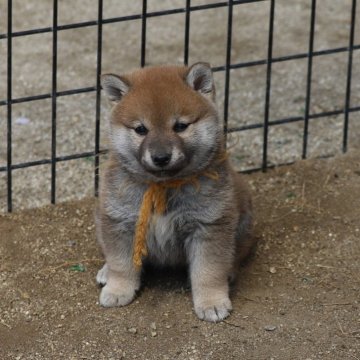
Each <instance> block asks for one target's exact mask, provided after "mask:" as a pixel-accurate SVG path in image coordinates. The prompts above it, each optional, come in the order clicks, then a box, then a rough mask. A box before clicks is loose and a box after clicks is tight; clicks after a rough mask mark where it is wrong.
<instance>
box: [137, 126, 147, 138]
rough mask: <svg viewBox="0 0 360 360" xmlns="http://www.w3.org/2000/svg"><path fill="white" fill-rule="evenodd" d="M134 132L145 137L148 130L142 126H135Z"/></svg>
mask: <svg viewBox="0 0 360 360" xmlns="http://www.w3.org/2000/svg"><path fill="white" fill-rule="evenodd" d="M134 130H135V132H136V133H137V134H139V135H141V136H145V135H146V134H147V133H148V132H149V130H148V129H147V128H146V127H145V126H144V125H140V126H137V127H136V128H135V129H134Z"/></svg>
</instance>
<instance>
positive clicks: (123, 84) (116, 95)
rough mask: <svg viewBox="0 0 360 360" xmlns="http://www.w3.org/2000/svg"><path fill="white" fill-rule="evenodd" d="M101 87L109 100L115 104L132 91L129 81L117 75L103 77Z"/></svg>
mask: <svg viewBox="0 0 360 360" xmlns="http://www.w3.org/2000/svg"><path fill="white" fill-rule="evenodd" d="M101 86H102V88H103V89H104V91H105V94H106V96H107V97H108V98H109V100H111V101H115V102H118V101H120V100H121V98H122V97H123V96H124V95H125V94H126V93H127V92H128V91H129V89H130V83H129V81H128V80H127V79H126V78H125V77H122V76H118V75H115V74H104V75H101Z"/></svg>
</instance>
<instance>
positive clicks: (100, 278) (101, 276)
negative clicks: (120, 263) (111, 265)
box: [96, 264, 108, 286]
mask: <svg viewBox="0 0 360 360" xmlns="http://www.w3.org/2000/svg"><path fill="white" fill-rule="evenodd" d="M107 280H108V266H107V265H106V264H105V265H104V266H103V267H102V268H101V269H100V270H99V271H98V273H97V275H96V282H97V283H98V284H99V285H101V286H105V285H106V283H107Z"/></svg>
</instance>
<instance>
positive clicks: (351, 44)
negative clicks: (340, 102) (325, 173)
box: [342, 0, 356, 152]
mask: <svg viewBox="0 0 360 360" xmlns="http://www.w3.org/2000/svg"><path fill="white" fill-rule="evenodd" d="M355 14H356V0H353V1H352V6H351V26H350V36H349V58H348V67H347V81H346V97H345V109H344V130H343V146H342V151H343V152H346V151H347V146H348V128H349V107H350V99H351V75H352V61H353V50H354V34H355V17H356V15H355Z"/></svg>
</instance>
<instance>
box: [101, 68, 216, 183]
mask: <svg viewBox="0 0 360 360" xmlns="http://www.w3.org/2000/svg"><path fill="white" fill-rule="evenodd" d="M102 86H103V89H104V90H105V93H106V94H107V96H108V97H109V98H110V100H112V101H115V102H116V104H115V106H114V108H113V110H112V115H111V126H110V134H109V135H110V144H111V148H112V150H113V151H114V152H115V153H116V154H117V155H118V156H119V157H120V159H121V161H122V163H123V165H124V166H125V167H126V169H127V170H128V171H129V172H131V173H132V174H134V175H137V176H139V177H141V178H143V179H144V180H152V181H162V180H166V179H170V178H180V177H185V176H189V175H192V174H196V173H198V172H200V171H202V170H203V169H205V168H206V167H207V166H208V165H209V163H210V162H211V161H212V160H213V157H214V154H215V153H216V152H217V151H218V149H219V146H221V142H222V129H221V125H220V123H219V119H218V115H217V110H216V107H215V103H214V97H215V94H214V85H213V78H212V73H211V69H210V67H209V65H208V64H204V63H197V64H195V65H193V66H192V67H190V68H184V67H154V68H145V69H142V70H139V71H136V72H134V73H132V74H130V75H127V76H124V77H119V76H117V75H111V74H110V75H103V77H102Z"/></svg>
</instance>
